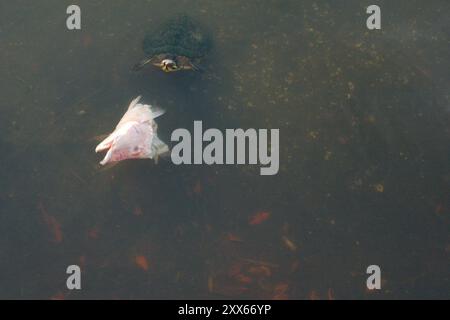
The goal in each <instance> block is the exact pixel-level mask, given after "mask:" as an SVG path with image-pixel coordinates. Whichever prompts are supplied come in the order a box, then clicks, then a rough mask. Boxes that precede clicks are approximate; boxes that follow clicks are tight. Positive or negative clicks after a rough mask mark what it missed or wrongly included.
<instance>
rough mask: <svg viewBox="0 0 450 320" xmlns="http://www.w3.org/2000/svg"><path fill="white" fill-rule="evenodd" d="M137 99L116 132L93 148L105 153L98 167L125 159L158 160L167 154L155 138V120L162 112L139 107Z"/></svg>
mask: <svg viewBox="0 0 450 320" xmlns="http://www.w3.org/2000/svg"><path fill="white" fill-rule="evenodd" d="M140 99H141V96H139V97H137V98H135V99H134V100H133V101H131V103H130V105H129V106H128V110H127V112H125V114H124V115H123V117H122V119H120V121H119V123H118V124H117V126H116V128H115V130H114V131H113V132H112V133H111V134H110V135H109V136H108V137H107V138H106V139H105V140H103V141H102V142H101V143H100V144H99V145H98V146H97V147H96V148H95V152H102V151H107V153H106V155H105V158H104V159H103V160H102V161H101V162H100V164H101V165H105V164H107V163H111V162H118V161H122V160H125V159H155V161H157V160H158V157H159V156H160V155H162V154H165V153H167V152H169V147H168V146H167V145H166V144H165V143H164V142H162V141H161V140H160V139H159V138H158V135H157V128H158V126H157V124H156V122H155V121H154V119H155V118H157V117H159V116H160V115H162V114H164V111H163V110H161V109H158V108H155V107H152V106H150V105H147V104H140V103H138V102H139V100H140Z"/></svg>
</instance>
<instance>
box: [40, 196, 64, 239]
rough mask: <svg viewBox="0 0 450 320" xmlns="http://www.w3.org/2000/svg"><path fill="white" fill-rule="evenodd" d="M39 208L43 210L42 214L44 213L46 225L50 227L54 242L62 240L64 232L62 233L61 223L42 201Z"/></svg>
mask: <svg viewBox="0 0 450 320" xmlns="http://www.w3.org/2000/svg"><path fill="white" fill-rule="evenodd" d="M38 209H39V211H40V212H41V215H42V218H43V220H44V223H45V225H46V226H47V227H48V228H49V230H50V232H51V234H52V236H53V242H55V243H60V242H62V240H63V233H62V229H61V224H60V223H59V222H58V221H57V220H56V218H55V217H53V216H51V215H50V214H49V213H48V212H47V210H46V209H45V207H44V205H43V204H42V202H40V201H39V203H38Z"/></svg>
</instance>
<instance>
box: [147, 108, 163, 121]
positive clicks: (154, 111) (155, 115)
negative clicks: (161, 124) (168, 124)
mask: <svg viewBox="0 0 450 320" xmlns="http://www.w3.org/2000/svg"><path fill="white" fill-rule="evenodd" d="M150 111H151V112H152V118H153V119H155V118H158V117H159V116H162V115H163V114H164V113H166V110H164V109H162V108H160V107H158V106H150Z"/></svg>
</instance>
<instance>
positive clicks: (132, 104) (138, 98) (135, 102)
mask: <svg viewBox="0 0 450 320" xmlns="http://www.w3.org/2000/svg"><path fill="white" fill-rule="evenodd" d="M141 98H142V96H137V97H136V98H134V99H133V101H131V102H130V105H129V106H128V110H130V109H132V108H134V107H135V106H136V105H137V103H138V102H139V100H141Z"/></svg>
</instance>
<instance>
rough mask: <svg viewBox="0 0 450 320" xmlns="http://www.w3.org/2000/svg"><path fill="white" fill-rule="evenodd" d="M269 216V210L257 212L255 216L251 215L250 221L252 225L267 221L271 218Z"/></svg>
mask: <svg viewBox="0 0 450 320" xmlns="http://www.w3.org/2000/svg"><path fill="white" fill-rule="evenodd" d="M269 217H270V212H267V211H261V212H257V213H255V214H254V215H253V216H251V217H250V219H249V221H248V223H249V224H250V225H251V226H254V225H257V224H261V223H263V222H264V221H266V220H267V219H269Z"/></svg>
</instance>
